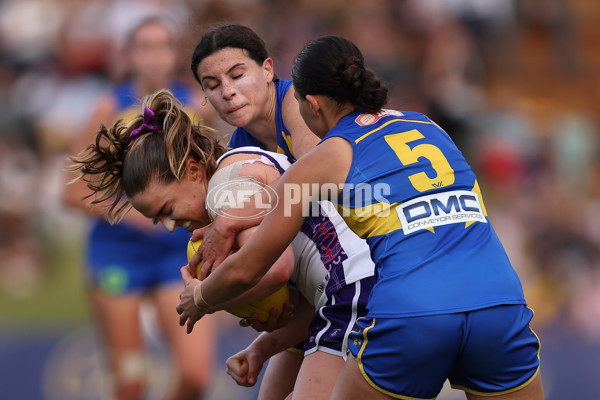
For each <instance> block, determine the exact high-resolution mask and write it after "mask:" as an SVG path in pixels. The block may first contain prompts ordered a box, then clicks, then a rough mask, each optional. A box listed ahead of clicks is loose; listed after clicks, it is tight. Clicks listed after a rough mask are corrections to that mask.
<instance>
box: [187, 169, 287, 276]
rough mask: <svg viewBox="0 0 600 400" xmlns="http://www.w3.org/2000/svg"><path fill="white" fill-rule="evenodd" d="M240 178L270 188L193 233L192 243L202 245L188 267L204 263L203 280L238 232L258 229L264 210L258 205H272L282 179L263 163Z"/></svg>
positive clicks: (201, 271) (241, 174)
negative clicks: (254, 180) (247, 177)
mask: <svg viewBox="0 0 600 400" xmlns="http://www.w3.org/2000/svg"><path fill="white" fill-rule="evenodd" d="M240 176H253V177H254V178H256V179H257V180H258V181H260V182H262V183H264V184H265V185H267V186H269V188H267V189H265V190H261V191H259V192H258V193H256V194H255V195H254V196H252V197H250V198H249V199H248V200H247V201H245V202H244V203H243V204H240V205H239V206H236V207H233V208H230V209H229V210H227V216H224V215H219V216H217V217H216V218H215V220H214V221H213V222H212V223H211V224H210V225H208V226H206V227H204V228H201V229H197V230H196V231H194V234H193V235H192V240H194V241H196V240H199V239H202V244H201V245H200V247H199V248H198V251H197V252H196V254H195V255H194V256H193V257H192V258H191V259H190V260H189V263H188V264H189V266H190V271H195V270H196V266H197V265H198V264H199V263H200V262H202V264H201V266H200V273H199V277H200V279H204V278H206V277H207V276H208V275H209V274H210V273H211V272H212V270H213V269H215V267H216V266H217V265H219V264H221V263H222V262H223V260H224V259H225V257H227V255H228V254H229V252H230V250H231V248H232V246H233V244H234V241H235V238H236V237H237V235H238V233H239V232H241V231H243V230H245V229H248V228H251V227H253V226H257V225H258V224H259V223H260V222H261V221H262V219H263V218H264V214H265V212H264V211H265V210H264V208H259V207H258V205H264V204H270V202H271V198H270V197H271V195H272V193H273V192H274V190H275V186H276V185H277V182H278V180H279V178H280V177H281V175H280V173H279V171H277V169H275V168H274V167H273V166H270V165H266V164H263V163H260V162H255V163H251V164H245V165H244V166H243V167H242V169H241V170H240Z"/></svg>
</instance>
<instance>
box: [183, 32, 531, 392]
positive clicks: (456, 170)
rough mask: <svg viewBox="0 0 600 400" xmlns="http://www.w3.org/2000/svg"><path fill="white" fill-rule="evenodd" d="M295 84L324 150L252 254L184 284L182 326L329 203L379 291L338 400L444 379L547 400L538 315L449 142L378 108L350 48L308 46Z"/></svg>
mask: <svg viewBox="0 0 600 400" xmlns="http://www.w3.org/2000/svg"><path fill="white" fill-rule="evenodd" d="M293 82H294V88H295V91H296V92H295V93H296V94H295V96H296V98H297V100H298V103H299V109H300V113H301V114H302V117H303V118H304V120H305V121H306V123H307V125H308V126H309V127H310V128H311V130H312V131H313V132H315V134H316V135H317V136H319V137H321V138H323V140H322V141H321V143H320V144H319V146H317V148H316V149H314V150H313V151H311V152H310V153H308V154H306V155H305V156H303V157H302V158H301V159H299V160H298V161H297V162H296V163H295V164H294V165H292V166H291V167H290V168H289V169H288V170H287V171H286V172H285V174H284V175H283V176H282V178H281V180H280V181H279V183H278V186H277V195H278V198H277V205H276V206H275V207H274V209H273V210H272V211H271V212H270V213H269V214H268V215H267V216H266V217H265V219H264V220H263V222H262V223H261V224H260V226H259V228H258V230H257V231H256V234H255V235H254V236H253V237H252V238H251V239H250V240H249V241H248V242H247V243H246V245H245V246H244V247H243V248H242V249H240V251H239V252H237V253H236V254H234V255H232V256H230V257H228V258H227V259H226V260H225V261H224V262H223V263H222V264H221V265H219V266H218V268H216V269H215V270H214V271H213V273H212V274H211V276H209V277H208V278H207V279H205V280H204V281H202V282H200V281H194V282H193V285H192V284H191V283H190V284H189V285H188V287H187V288H186V291H185V292H184V293H183V296H182V303H181V304H180V306H179V310H180V311H181V312H180V315H182V321H184V322H185V321H187V323H188V324H191V325H193V324H194V322H195V321H196V320H197V319H198V318H201V317H202V315H203V312H202V309H203V308H204V307H207V304H211V303H220V302H222V301H226V300H227V299H228V298H229V297H234V296H236V293H237V292H238V291H243V290H247V288H248V287H252V286H253V285H254V284H255V280H256V279H257V277H260V276H262V274H264V272H265V271H266V270H268V268H269V265H270V264H271V263H272V262H273V260H274V259H277V257H278V256H279V254H280V253H281V251H282V250H283V249H284V248H285V247H286V246H287V245H288V244H289V242H290V241H291V240H292V239H293V237H294V236H295V233H296V231H297V230H298V229H299V227H300V226H301V224H302V221H303V214H304V213H305V210H307V209H308V208H309V207H310V204H311V202H314V201H315V200H318V199H322V198H332V199H337V202H338V208H339V209H340V212H341V214H342V216H343V217H344V219H346V221H347V223H348V225H349V226H350V228H351V229H353V230H354V231H355V232H356V233H357V234H358V235H359V236H361V237H363V238H366V239H367V242H368V244H369V247H370V250H371V256H372V258H373V261H374V262H375V265H376V278H377V283H376V285H375V287H374V288H373V290H372V292H371V295H370V297H369V302H368V306H367V309H368V314H367V316H366V318H363V319H360V320H359V321H358V326H359V329H358V330H356V331H354V332H353V333H352V334H351V335H350V337H349V348H350V351H351V353H352V354H353V356H354V359H349V360H348V362H347V363H346V365H345V367H344V370H343V371H342V374H341V375H340V378H339V380H338V382H337V384H336V387H335V389H334V392H333V395H332V398H334V399H364V398H369V399H384V398H399V399H433V398H435V397H436V396H437V395H438V393H439V392H440V390H441V388H442V385H443V383H444V381H445V380H446V379H449V380H450V383H451V384H452V385H453V386H454V387H455V388H459V389H462V390H464V391H465V393H466V396H467V398H468V399H470V400H472V399H483V398H489V397H490V396H498V398H502V399H511V400H512V399H535V400H538V399H543V389H542V383H541V377H540V374H539V347H540V344H539V340H538V338H537V336H536V335H535V333H534V332H533V331H532V330H531V329H530V327H529V323H530V320H531V318H532V316H533V313H532V311H531V310H530V309H529V308H527V306H526V302H525V299H524V296H523V291H522V288H521V284H520V281H519V279H518V277H517V274H516V273H515V271H514V269H513V268H512V266H511V264H510V261H509V259H508V257H507V255H506V253H505V251H504V249H503V248H502V245H501V243H500V241H499V240H498V238H497V236H496V234H495V233H494V230H493V228H492V226H491V224H490V221H489V219H488V217H487V215H486V210H485V207H484V203H483V199H482V196H481V193H480V190H479V187H478V185H477V180H476V177H475V174H474V173H473V171H472V170H471V168H470V167H469V165H468V164H467V162H466V161H465V159H464V157H463V156H462V154H461V153H460V151H459V150H458V149H457V148H456V146H455V145H454V144H453V142H452V141H451V140H450V138H449V137H448V135H447V134H446V133H445V132H444V131H443V130H442V129H441V128H440V127H439V126H437V125H436V124H435V123H433V122H432V121H431V120H430V119H428V118H427V117H426V116H424V115H422V114H419V113H415V112H400V111H394V110H385V109H382V107H383V106H384V105H385V103H386V101H387V89H386V88H385V87H384V86H383V85H382V84H381V82H380V81H379V79H378V78H377V77H376V76H375V75H374V74H373V72H371V71H369V70H367V69H365V67H364V60H363V57H362V54H361V53H360V51H359V50H358V48H356V46H355V45H354V44H353V43H352V42H350V41H349V40H347V39H344V38H341V37H337V36H328V37H324V38H320V39H317V40H315V41H313V42H311V43H310V44H308V45H307V46H306V47H305V48H304V50H302V52H301V53H300V54H299V55H298V57H297V59H296V62H295V66H294V70H293ZM190 286H192V288H190ZM191 291H193V292H194V293H195V294H196V299H197V301H195V300H193V299H191V296H189V293H186V292H191Z"/></svg>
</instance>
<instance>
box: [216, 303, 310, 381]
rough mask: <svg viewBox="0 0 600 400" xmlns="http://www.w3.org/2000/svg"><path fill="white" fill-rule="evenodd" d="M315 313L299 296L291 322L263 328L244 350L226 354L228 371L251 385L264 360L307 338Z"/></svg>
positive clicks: (236, 379)
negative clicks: (273, 329) (281, 325)
mask: <svg viewBox="0 0 600 400" xmlns="http://www.w3.org/2000/svg"><path fill="white" fill-rule="evenodd" d="M314 313H315V309H314V307H313V306H312V305H311V304H310V303H309V302H308V301H307V300H306V299H305V298H304V297H301V298H300V302H299V304H298V306H297V307H296V312H295V315H294V318H292V319H291V320H290V323H289V324H288V325H287V326H285V327H283V328H281V329H278V330H276V331H273V332H268V333H267V332H263V333H262V334H260V335H259V336H258V337H257V338H256V339H255V340H254V341H253V342H252V343H251V344H250V345H249V346H248V347H246V348H245V349H244V350H242V351H240V352H239V353H237V354H235V355H233V356H231V357H229V358H228V359H227V361H226V364H227V373H228V374H229V375H230V376H231V377H232V378H233V380H235V381H236V383H237V384H238V385H242V386H253V385H254V384H255V383H256V379H257V377H258V374H259V373H260V370H261V369H262V366H263V364H264V363H265V361H267V360H268V359H269V358H271V357H273V356H274V355H275V354H277V353H280V352H282V351H285V350H286V349H288V348H290V347H292V346H294V345H295V344H297V343H300V342H302V341H304V340H306V338H307V337H308V326H309V324H310V321H311V319H312V318H313V316H314Z"/></svg>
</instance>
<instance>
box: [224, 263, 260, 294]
mask: <svg viewBox="0 0 600 400" xmlns="http://www.w3.org/2000/svg"><path fill="white" fill-rule="evenodd" d="M261 277H262V274H258V273H256V272H254V271H253V270H252V269H251V268H248V266H247V265H246V266H244V265H240V267H239V268H235V270H234V271H232V272H231V274H230V278H229V279H231V281H232V283H233V285H235V286H239V287H241V288H242V289H243V290H248V289H251V288H252V287H254V286H255V285H256V284H257V283H258V282H259V281H260V279H261Z"/></svg>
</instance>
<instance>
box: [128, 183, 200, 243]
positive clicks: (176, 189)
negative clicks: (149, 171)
mask: <svg viewBox="0 0 600 400" xmlns="http://www.w3.org/2000/svg"><path fill="white" fill-rule="evenodd" d="M205 199H206V179H204V178H199V177H197V176H196V177H193V178H192V177H190V176H189V174H188V173H186V175H185V176H184V178H183V179H181V181H173V182H171V183H167V184H165V183H160V182H157V181H156V180H153V181H152V182H150V184H149V185H148V187H147V188H146V190H144V191H143V192H141V193H138V194H137V195H135V196H133V197H131V198H130V201H131V204H132V206H133V207H134V208H135V209H136V210H138V211H139V212H141V213H142V214H143V215H144V216H145V217H146V218H149V219H151V220H152V221H153V222H155V223H158V222H160V223H162V224H163V225H164V226H165V228H167V230H168V231H169V232H173V231H175V228H176V227H178V226H179V227H182V228H183V229H186V230H187V231H189V232H192V231H194V229H198V228H201V227H203V226H206V225H208V224H209V223H210V222H211V221H210V218H209V216H208V214H207V213H206V209H205V206H204V204H205Z"/></svg>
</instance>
